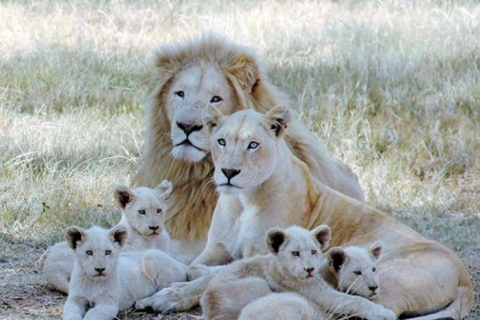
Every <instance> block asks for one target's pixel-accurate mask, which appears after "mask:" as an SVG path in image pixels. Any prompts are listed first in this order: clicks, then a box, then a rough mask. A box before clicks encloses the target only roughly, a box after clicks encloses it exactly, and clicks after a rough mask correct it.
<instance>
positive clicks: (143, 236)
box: [40, 180, 182, 293]
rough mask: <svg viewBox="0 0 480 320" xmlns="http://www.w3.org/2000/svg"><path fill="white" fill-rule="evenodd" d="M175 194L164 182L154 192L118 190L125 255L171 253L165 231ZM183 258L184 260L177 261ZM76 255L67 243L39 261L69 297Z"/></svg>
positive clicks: (48, 278)
mask: <svg viewBox="0 0 480 320" xmlns="http://www.w3.org/2000/svg"><path fill="white" fill-rule="evenodd" d="M171 191H172V184H171V183H170V182H169V181H166V180H164V181H162V182H161V183H160V184H159V185H158V186H156V187H155V188H154V189H150V188H145V187H139V188H135V189H133V190H132V189H130V188H128V187H126V186H123V185H119V186H117V187H116V188H115V191H114V197H115V203H116V204H117V206H118V208H119V209H120V211H121V212H122V218H121V220H120V222H119V224H118V225H121V226H124V227H125V228H126V229H127V231H128V233H129V237H128V239H127V243H126V244H125V245H124V246H123V247H122V250H123V251H142V250H147V249H161V250H163V251H164V252H167V253H169V252H170V247H171V244H170V237H169V235H168V233H167V232H166V229H165V224H164V222H165V213H166V212H167V207H166V205H165V199H166V198H168V196H169V195H170V192H171ZM176 258H180V259H179V260H181V258H182V257H181V256H179V257H176ZM74 260H75V259H74V252H73V251H72V249H70V247H69V246H68V244H67V242H65V241H64V242H60V243H57V244H55V245H54V246H52V247H51V248H49V249H48V250H47V251H46V252H45V253H44V254H43V255H42V256H41V258H40V263H41V264H43V270H44V274H45V280H46V281H47V283H48V284H49V285H50V286H52V287H53V288H55V289H57V290H58V291H61V292H64V293H68V282H69V279H70V275H71V274H72V269H73V262H74Z"/></svg>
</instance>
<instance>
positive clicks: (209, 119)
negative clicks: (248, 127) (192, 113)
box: [202, 103, 225, 132]
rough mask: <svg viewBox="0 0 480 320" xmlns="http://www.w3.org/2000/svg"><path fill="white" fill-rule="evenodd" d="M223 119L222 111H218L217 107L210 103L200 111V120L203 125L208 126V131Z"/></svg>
mask: <svg viewBox="0 0 480 320" xmlns="http://www.w3.org/2000/svg"><path fill="white" fill-rule="evenodd" d="M224 119H225V116H224V115H223V113H221V112H220V110H218V109H217V108H215V107H214V106H213V105H212V104H210V103H209V104H208V105H207V107H206V108H205V109H203V112H202V121H203V125H204V126H206V127H207V128H208V131H209V132H212V131H213V129H214V128H215V127H218V126H219V125H220V124H221V123H222V122H223V120H224Z"/></svg>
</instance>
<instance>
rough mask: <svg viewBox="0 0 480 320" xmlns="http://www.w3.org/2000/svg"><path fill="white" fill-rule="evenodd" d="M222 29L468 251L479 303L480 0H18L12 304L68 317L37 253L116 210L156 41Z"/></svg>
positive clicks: (388, 199) (12, 35) (3, 125)
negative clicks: (41, 269) (118, 187)
mask: <svg viewBox="0 0 480 320" xmlns="http://www.w3.org/2000/svg"><path fill="white" fill-rule="evenodd" d="M209 31H213V32H215V33H218V34H221V35H225V36H227V37H228V38H230V39H232V40H234V41H237V42H239V43H242V44H245V45H248V46H251V47H253V48H254V49H255V50H256V51H257V52H258V53H259V54H260V55H261V56H263V57H265V63H266V65H267V67H268V69H269V75H270V77H271V79H272V80H273V82H274V83H275V84H277V85H278V86H280V87H281V88H282V89H283V90H284V91H285V92H287V93H288V94H289V96H290V98H291V105H292V107H293V108H296V109H297V110H299V112H300V114H301V115H302V116H303V118H304V120H305V122H306V123H307V124H308V126H309V127H310V128H311V130H312V131H313V132H315V133H316V134H317V135H318V137H319V139H321V140H322V141H323V142H324V143H325V145H326V147H327V148H328V150H329V151H330V153H331V154H332V155H333V156H335V157H336V158H337V159H340V160H342V161H344V162H346V163H348V164H349V165H350V166H351V167H352V168H353V169H354V171H355V172H356V173H357V174H358V176H359V178H360V181H361V185H362V187H363V189H364V190H365V192H366V195H367V202H368V203H369V204H371V205H373V206H375V207H377V208H380V209H382V210H384V211H385V212H387V213H389V214H391V215H392V216H394V217H396V218H397V219H399V220H401V221H402V222H404V223H406V224H407V225H409V226H411V227H412V228H414V229H416V230H418V231H419V232H421V233H422V234H424V235H425V236H427V237H428V238H431V239H434V240H437V241H440V242H441V243H443V244H445V245H447V246H448V247H450V248H451V249H453V250H454V251H456V252H457V253H458V254H459V255H460V256H461V257H462V259H463V260H464V262H465V264H466V265H467V266H468V267H469V269H470V270H471V274H472V277H473V279H474V283H475V288H476V289H475V290H476V292H477V294H476V295H477V301H478V298H479V297H478V292H479V291H480V42H479V39H480V5H479V4H476V3H475V1H433V0H432V1H407V0H405V1H382V0H378V1H355V0H351V1H308V2H294V1H279V2H273V1H233V0H229V1H218V0H206V1H186V0H179V1H175V0H171V1H168V0H165V1H153V0H151V1H149V0H143V1H11V2H10V1H2V2H0V319H48V318H58V317H59V314H60V312H61V308H62V305H63V301H64V297H63V296H62V295H61V294H59V293H56V292H54V291H51V290H50V289H49V288H48V287H47V286H46V284H45V283H44V281H43V279H42V277H41V274H39V273H38V270H37V268H36V267H35V265H34V263H35V261H36V259H38V257H39V255H40V254H41V253H42V252H43V250H44V248H45V247H46V246H48V245H51V244H53V243H55V242H56V241H59V240H61V239H62V234H63V230H64V229H65V228H66V227H67V226H69V225H72V224H77V225H82V226H85V227H87V226H89V225H91V224H100V225H103V226H110V225H112V224H113V223H115V222H117V221H118V219H119V213H118V212H117V210H116V209H115V208H114V205H113V201H112V200H113V199H112V198H113V197H112V190H113V187H114V186H115V185H116V184H118V183H128V181H129V180H130V179H131V177H132V175H133V173H134V172H135V169H136V167H137V163H136V159H137V157H138V155H139V150H140V149H141V146H142V142H143V127H144V125H143V118H142V109H143V105H144V103H145V102H146V100H147V97H148V95H149V93H150V92H151V91H152V90H153V88H154V86H155V78H154V70H153V68H152V54H153V51H154V49H155V48H157V47H158V46H159V45H161V44H164V43H168V42H172V41H181V40H182V39H186V38H189V37H192V36H196V35H199V34H200V33H202V32H209ZM162 317H163V316H161V315H160V316H155V315H152V314H150V315H145V314H142V313H126V314H122V316H121V318H122V319H133V318H135V319H151V318H156V319H160V318H162ZM179 317H181V318H188V317H189V318H196V319H198V318H199V316H198V312H197V315H193V316H187V315H183V316H179ZM166 318H167V317H166ZM168 318H170V317H168ZM479 318H480V306H479V305H478V304H477V306H476V308H475V310H474V311H472V315H471V316H470V317H469V319H470V320H473V319H479Z"/></svg>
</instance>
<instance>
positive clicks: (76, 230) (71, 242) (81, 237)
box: [65, 226, 85, 250]
mask: <svg viewBox="0 0 480 320" xmlns="http://www.w3.org/2000/svg"><path fill="white" fill-rule="evenodd" d="M65 238H66V239H67V244H68V246H69V247H70V248H72V249H73V250H75V249H77V246H78V245H79V244H80V243H82V242H83V241H85V230H84V229H82V228H80V227H77V226H72V227H69V228H67V230H66V231H65Z"/></svg>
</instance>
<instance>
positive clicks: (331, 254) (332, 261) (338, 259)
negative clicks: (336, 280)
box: [325, 247, 348, 273]
mask: <svg viewBox="0 0 480 320" xmlns="http://www.w3.org/2000/svg"><path fill="white" fill-rule="evenodd" d="M325 255H326V256H327V260H328V266H329V267H330V268H331V269H332V271H335V272H337V273H338V272H339V271H340V269H342V267H343V266H344V265H345V263H346V262H347V261H348V256H347V253H346V252H345V250H344V249H342V248H340V247H334V248H331V249H330V250H328V251H327V253H326V254H325Z"/></svg>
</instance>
